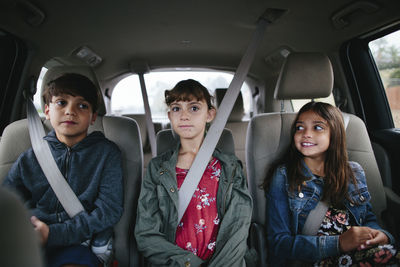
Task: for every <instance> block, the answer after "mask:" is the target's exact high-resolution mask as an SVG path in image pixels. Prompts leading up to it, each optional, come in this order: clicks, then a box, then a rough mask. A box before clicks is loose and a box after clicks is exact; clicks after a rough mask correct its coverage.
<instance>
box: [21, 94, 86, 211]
mask: <svg viewBox="0 0 400 267" xmlns="http://www.w3.org/2000/svg"><path fill="white" fill-rule="evenodd" d="M26 99H27V103H26V106H27V117H28V126H29V135H30V138H31V143H32V148H33V151H34V153H35V156H36V158H37V160H38V162H39V165H40V167H41V168H42V170H43V173H44V175H45V176H46V178H47V180H48V181H49V184H50V186H51V188H52V189H53V191H54V193H55V194H56V196H57V198H58V200H59V201H60V203H61V205H62V206H63V207H64V209H65V211H66V212H67V214H68V215H69V217H71V218H72V217H74V216H75V215H76V214H78V213H80V212H81V211H83V210H84V208H83V206H82V204H81V202H80V201H79V199H78V197H77V196H76V195H75V193H74V191H72V189H71V187H70V186H69V184H68V183H67V181H66V180H65V178H64V176H63V175H62V174H61V172H60V170H59V169H58V166H57V164H56V162H55V160H54V158H53V155H52V154H51V151H50V147H49V144H48V143H47V142H46V141H45V140H44V139H43V137H44V136H45V132H44V128H43V124H42V120H41V119H40V117H39V114H38V113H37V111H36V108H35V106H34V105H33V103H32V100H31V99H30V98H29V97H27V98H26Z"/></svg>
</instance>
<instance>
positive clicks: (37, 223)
mask: <svg viewBox="0 0 400 267" xmlns="http://www.w3.org/2000/svg"><path fill="white" fill-rule="evenodd" d="M31 222H32V224H33V226H34V227H35V231H36V232H38V233H39V236H40V241H41V243H42V245H45V244H46V243H47V239H48V237H49V226H48V225H47V224H45V223H44V222H42V221H41V220H39V219H38V218H36V217H35V216H32V217H31Z"/></svg>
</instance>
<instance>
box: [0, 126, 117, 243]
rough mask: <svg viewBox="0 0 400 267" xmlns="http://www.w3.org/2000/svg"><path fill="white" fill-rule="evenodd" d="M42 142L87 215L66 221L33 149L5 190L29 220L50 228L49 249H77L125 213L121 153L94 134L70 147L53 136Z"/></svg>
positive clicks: (20, 161)
mask: <svg viewBox="0 0 400 267" xmlns="http://www.w3.org/2000/svg"><path fill="white" fill-rule="evenodd" d="M44 139H45V140H46V141H47V142H48V143H49V145H50V150H51V153H52V154H53V157H54V159H55V161H56V163H57V166H58V167H59V169H60V171H61V173H62V174H63V175H64V177H65V178H66V179H67V181H68V184H69V185H70V187H71V188H72V190H73V191H74V192H75V194H76V195H77V197H78V198H79V200H80V201H81V203H82V205H83V207H84V209H85V211H83V212H80V213H79V214H77V215H76V216H74V217H73V218H69V216H68V215H67V213H66V212H65V210H64V208H63V207H62V205H61V204H60V202H59V201H58V199H57V197H56V195H55V194H54V191H53V190H52V188H51V187H50V185H49V183H48V181H47V179H46V177H45V175H44V173H43V171H42V169H41V168H40V166H39V163H38V161H37V159H36V157H35V154H34V152H33V150H32V149H29V150H27V151H26V152H24V153H22V154H21V155H20V156H19V158H18V159H17V161H16V162H15V163H14V165H13V166H12V167H11V169H10V171H9V173H8V175H7V177H6V179H5V181H4V183H3V185H4V186H6V187H9V188H11V189H13V190H15V191H17V193H18V194H19V195H20V196H21V197H22V198H23V200H24V201H25V203H26V205H27V207H28V208H29V209H30V210H31V213H32V215H34V216H36V217H37V218H38V219H39V220H41V221H43V222H45V223H46V224H47V225H48V226H49V230H50V231H49V237H48V241H47V247H52V246H68V245H73V244H80V243H82V242H83V241H85V240H88V239H91V238H92V236H93V234H95V233H98V232H101V231H103V230H105V229H108V228H110V227H112V226H114V225H115V224H116V223H117V222H118V221H119V219H120V217H121V215H122V212H123V180H122V167H121V152H120V150H119V149H118V147H117V145H115V144H114V143H113V142H111V141H109V140H108V139H106V138H105V137H104V135H103V134H102V133H101V132H93V133H91V134H90V135H88V136H87V137H85V138H84V139H83V140H82V141H81V142H79V143H77V144H75V145H74V146H73V147H71V148H69V147H67V146H66V145H65V144H64V143H61V142H60V141H59V140H58V139H57V137H56V134H55V132H54V131H51V132H50V133H49V134H48V135H47V136H45V137H44Z"/></svg>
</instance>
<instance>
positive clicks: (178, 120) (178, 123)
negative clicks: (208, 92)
mask: <svg viewBox="0 0 400 267" xmlns="http://www.w3.org/2000/svg"><path fill="white" fill-rule="evenodd" d="M214 116H215V109H208V106H207V103H206V101H205V100H201V101H198V100H196V99H192V100H190V101H175V102H172V104H171V105H170V106H169V111H168V118H169V120H170V121H171V125H172V128H173V130H174V131H175V132H176V133H177V134H178V135H179V136H180V138H181V139H182V138H184V139H196V138H199V139H201V140H202V139H203V138H204V131H205V128H206V123H207V122H211V121H212V120H213V119H214Z"/></svg>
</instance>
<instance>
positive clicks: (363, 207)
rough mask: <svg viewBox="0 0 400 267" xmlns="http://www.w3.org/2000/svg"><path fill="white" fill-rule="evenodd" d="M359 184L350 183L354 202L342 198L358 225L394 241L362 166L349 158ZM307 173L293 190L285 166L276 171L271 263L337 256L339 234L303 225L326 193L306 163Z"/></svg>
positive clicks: (270, 206)
mask: <svg viewBox="0 0 400 267" xmlns="http://www.w3.org/2000/svg"><path fill="white" fill-rule="evenodd" d="M349 164H350V167H351V168H352V170H353V172H354V175H355V178H356V181H357V188H358V190H357V189H356V187H355V185H354V184H353V183H349V186H348V192H349V197H350V199H351V200H352V201H351V202H350V201H349V200H347V199H345V200H344V201H343V203H344V205H345V207H346V208H347V210H348V211H349V212H350V215H351V216H352V217H353V218H354V219H355V222H356V224H357V225H358V226H368V227H371V228H374V229H378V230H381V231H383V232H384V233H385V234H386V235H387V236H388V237H389V239H390V241H391V243H393V242H394V240H393V237H392V236H391V235H390V234H389V233H388V232H386V231H384V230H382V229H381V228H380V227H379V225H378V223H377V219H376V217H375V215H374V214H373V212H372V209H371V204H370V203H369V200H370V198H371V196H370V194H369V192H368V188H367V184H366V180H365V174H364V171H363V169H362V167H361V166H360V165H359V164H358V163H356V162H349ZM304 174H305V176H306V177H309V179H308V180H307V181H305V184H304V185H302V186H301V189H300V190H301V192H299V191H298V189H295V190H294V191H291V190H290V189H289V182H288V178H287V169H286V166H284V165H281V166H279V167H278V168H277V169H276V170H275V173H274V175H273V178H272V181H271V185H270V189H269V192H268V193H267V195H266V196H267V221H266V223H267V234H268V245H269V253H270V257H269V258H270V263H271V266H286V265H287V261H290V260H300V261H311V262H315V261H319V260H322V259H325V258H327V257H332V256H338V255H339V254H340V250H339V236H338V235H335V236H307V235H302V234H301V232H302V229H303V226H304V223H305V221H306V218H307V216H308V214H309V213H310V211H311V210H313V209H314V208H315V207H316V205H317V204H318V202H319V200H320V199H321V197H322V194H323V186H324V181H323V179H322V178H318V177H316V176H314V175H313V174H312V173H311V171H310V169H309V168H308V167H307V165H306V164H304Z"/></svg>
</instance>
